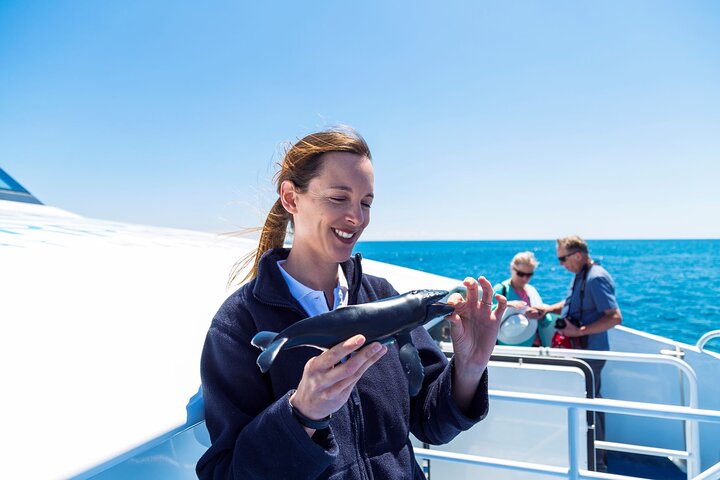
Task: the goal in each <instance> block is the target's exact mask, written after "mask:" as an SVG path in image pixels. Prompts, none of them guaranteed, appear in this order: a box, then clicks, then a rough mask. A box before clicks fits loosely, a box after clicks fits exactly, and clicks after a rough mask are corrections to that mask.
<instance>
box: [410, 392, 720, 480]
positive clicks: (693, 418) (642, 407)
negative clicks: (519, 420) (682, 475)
mask: <svg viewBox="0 0 720 480" xmlns="http://www.w3.org/2000/svg"><path fill="white" fill-rule="evenodd" d="M489 396H490V398H491V399H493V400H506V401H514V402H522V403H531V404H536V405H548V406H555V407H564V408H567V411H568V447H569V448H568V457H569V459H568V465H569V466H568V467H556V466H549V465H542V464H537V463H529V462H518V461H513V460H505V459H499V458H490V457H482V456H477V455H467V454H460V453H452V452H443V451H439V450H429V449H425V448H416V449H415V456H416V457H418V458H422V459H428V460H442V461H450V462H459V463H465V464H470V465H478V466H492V467H495V468H501V469H506V470H514V471H518V472H527V473H540V474H545V475H548V476H552V477H558V478H569V479H572V480H577V479H590V478H600V479H618V480H621V479H622V480H637V478H638V477H630V476H625V475H613V474H607V473H599V472H592V471H589V470H583V469H581V468H580V461H579V458H580V456H579V454H578V453H579V451H580V447H581V443H580V442H581V436H582V434H580V433H578V432H579V425H580V422H581V414H582V412H583V411H587V410H590V411H600V412H606V413H619V414H623V415H636V416H646V417H655V418H667V419H672V420H685V421H686V422H687V423H695V424H697V422H714V423H720V411H716V410H704V409H698V408H693V407H685V406H676V405H662V404H656V403H644V402H631V401H626V400H610V399H604V398H603V399H588V398H576V397H567V396H561V395H544V394H534V393H518V392H506V391H500V390H490V391H489ZM606 443H609V442H606ZM632 447H634V446H632ZM646 448H647V447H646ZM656 450H661V449H656ZM697 452H698V450H695V451H692V450H691V451H689V452H686V454H687V458H688V465H690V463H691V462H690V461H691V460H694V459H695V458H696V457H697ZM688 479H689V480H711V479H720V462H718V463H716V464H715V465H713V466H712V467H710V468H708V469H707V470H705V471H704V472H702V473H701V472H699V471H698V472H694V473H692V474H691V472H690V469H689V468H688Z"/></svg>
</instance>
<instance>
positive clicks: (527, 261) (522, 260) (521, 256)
mask: <svg viewBox="0 0 720 480" xmlns="http://www.w3.org/2000/svg"><path fill="white" fill-rule="evenodd" d="M538 263H539V262H538V261H537V259H536V258H535V254H533V253H532V252H520V253H517V254H515V256H514V257H513V259H512V262H510V268H512V267H517V266H518V265H530V266H531V267H532V268H533V270H535V269H536V268H537V266H538Z"/></svg>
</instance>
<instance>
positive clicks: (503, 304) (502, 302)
mask: <svg viewBox="0 0 720 480" xmlns="http://www.w3.org/2000/svg"><path fill="white" fill-rule="evenodd" d="M495 300H497V304H498V306H497V308H496V309H495V318H496V319H497V320H500V319H501V318H502V316H503V314H504V313H505V309H506V308H507V299H506V298H505V297H503V296H502V295H500V294H499V293H498V294H497V295H495Z"/></svg>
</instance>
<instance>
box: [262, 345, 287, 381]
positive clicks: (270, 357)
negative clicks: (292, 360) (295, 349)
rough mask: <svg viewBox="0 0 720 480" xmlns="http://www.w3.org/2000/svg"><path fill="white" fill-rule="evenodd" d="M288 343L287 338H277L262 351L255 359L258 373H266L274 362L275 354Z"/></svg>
mask: <svg viewBox="0 0 720 480" xmlns="http://www.w3.org/2000/svg"><path fill="white" fill-rule="evenodd" d="M287 341H288V339H287V338H278V339H277V340H275V341H273V342H272V343H271V344H270V345H269V346H268V347H267V348H266V349H265V351H263V352H262V353H261V354H260V355H258V358H257V365H258V367H260V371H261V372H262V373H265V372H267V371H268V370H270V367H271V366H272V363H273V361H274V360H275V357H277V354H278V353H280V350H281V349H282V347H283V345H285V343H286V342H287Z"/></svg>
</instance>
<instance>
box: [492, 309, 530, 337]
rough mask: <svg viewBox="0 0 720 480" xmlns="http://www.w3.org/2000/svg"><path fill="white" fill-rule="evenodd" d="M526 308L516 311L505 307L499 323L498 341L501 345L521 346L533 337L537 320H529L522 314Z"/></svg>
mask: <svg viewBox="0 0 720 480" xmlns="http://www.w3.org/2000/svg"><path fill="white" fill-rule="evenodd" d="M525 310H526V308H523V309H520V310H518V309H517V308H514V307H507V310H505V313H504V314H503V317H502V320H501V321H500V330H499V331H498V337H497V338H498V341H499V342H500V343H501V344H503V345H522V344H524V343H526V342H527V341H528V340H530V339H532V338H533V337H535V332H536V331H537V328H538V322H537V320H530V319H529V318H527V317H526V316H525V315H523V312H525Z"/></svg>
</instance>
